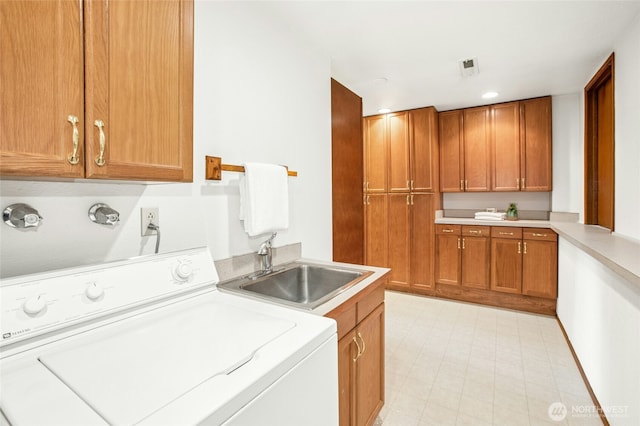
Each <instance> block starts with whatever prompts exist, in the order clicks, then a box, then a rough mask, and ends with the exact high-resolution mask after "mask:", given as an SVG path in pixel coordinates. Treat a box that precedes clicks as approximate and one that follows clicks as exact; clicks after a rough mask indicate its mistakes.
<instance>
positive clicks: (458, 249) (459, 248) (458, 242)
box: [458, 238, 460, 250]
mask: <svg viewBox="0 0 640 426" xmlns="http://www.w3.org/2000/svg"><path fill="white" fill-rule="evenodd" d="M458 250H460V238H458Z"/></svg>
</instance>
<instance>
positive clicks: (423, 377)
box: [376, 291, 602, 426]
mask: <svg viewBox="0 0 640 426" xmlns="http://www.w3.org/2000/svg"><path fill="white" fill-rule="evenodd" d="M385 323H386V326H385V328H386V329H385V331H386V347H385V353H386V358H385V360H386V377H385V379H386V382H385V386H386V387H385V393H386V402H385V406H384V408H383V409H382V411H381V413H380V416H379V417H378V419H377V421H376V424H378V425H380V424H382V425H384V426H393V425H398V426H412V425H438V426H445V425H474V426H482V425H500V426H519V425H531V426H533V425H581V426H582V425H585V426H589V425H601V424H602V422H601V421H600V419H599V418H598V417H597V416H595V415H593V414H589V413H588V412H587V414H581V413H585V412H586V410H591V409H593V402H592V401H591V398H590V397H589V393H588V391H587V389H586V386H585V385H584V382H583V381H582V377H581V376H580V372H579V371H578V368H577V366H576V363H575V361H574V359H573V357H572V355H571V351H570V349H569V347H568V345H567V343H566V341H565V339H564V336H563V334H562V331H561V329H560V326H559V325H558V323H557V321H556V319H555V318H552V317H547V316H542V315H534V314H528V313H522V312H516V311H510V310H503V309H496V308H491V307H485V306H480V305H473V304H467V303H459V302H454V301H448V300H443V299H436V298H428V297H422V296H417V295H410V294H404V293H398V292H392V291H387V292H386V317H385ZM558 402H561V403H563V404H564V406H565V407H566V410H567V411H566V417H565V418H564V419H563V420H560V421H554V420H552V418H551V416H550V415H549V406H550V405H551V404H553V403H558Z"/></svg>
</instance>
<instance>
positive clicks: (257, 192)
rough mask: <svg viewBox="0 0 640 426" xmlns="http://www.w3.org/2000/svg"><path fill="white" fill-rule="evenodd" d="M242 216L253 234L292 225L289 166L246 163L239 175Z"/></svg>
mask: <svg viewBox="0 0 640 426" xmlns="http://www.w3.org/2000/svg"><path fill="white" fill-rule="evenodd" d="M240 219H241V220H244V230H245V232H246V233H247V234H249V235H250V236H252V237H253V236H256V235H261V234H265V233H271V232H275V231H279V230H283V229H287V228H288V227H289V187H288V181H287V169H286V168H285V167H283V166H277V165H273V164H263V163H245V164H244V176H243V177H241V178H240Z"/></svg>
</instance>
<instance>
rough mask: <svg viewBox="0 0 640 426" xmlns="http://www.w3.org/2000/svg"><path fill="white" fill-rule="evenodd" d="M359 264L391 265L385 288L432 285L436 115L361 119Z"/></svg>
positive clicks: (424, 112)
mask: <svg viewBox="0 0 640 426" xmlns="http://www.w3.org/2000/svg"><path fill="white" fill-rule="evenodd" d="M363 133H364V138H363V139H364V146H365V153H364V156H365V160H364V163H365V167H364V190H365V195H364V207H365V263H367V264H370V265H373V266H383V267H389V268H391V269H392V271H391V273H390V275H389V279H388V281H387V287H388V288H394V289H398V290H405V291H410V290H411V291H414V290H420V289H423V290H424V289H427V290H428V289H432V288H433V247H434V215H435V210H437V209H439V208H440V193H439V190H438V189H439V183H438V176H439V173H438V162H437V159H438V113H437V111H436V110H435V109H434V108H432V107H428V108H420V109H415V110H409V111H400V112H394V113H390V114H384V115H375V116H370V117H365V118H364V120H363Z"/></svg>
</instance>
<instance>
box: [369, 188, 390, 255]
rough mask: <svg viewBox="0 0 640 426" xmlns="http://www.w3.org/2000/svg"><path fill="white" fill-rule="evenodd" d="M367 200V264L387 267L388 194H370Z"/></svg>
mask: <svg viewBox="0 0 640 426" xmlns="http://www.w3.org/2000/svg"><path fill="white" fill-rule="evenodd" d="M365 199H366V205H365V220H366V223H365V248H366V249H365V262H366V263H367V265H371V266H381V267H387V265H388V254H387V253H388V243H389V240H388V235H389V231H388V229H387V223H388V210H387V209H388V206H387V194H368V195H366V196H365Z"/></svg>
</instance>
